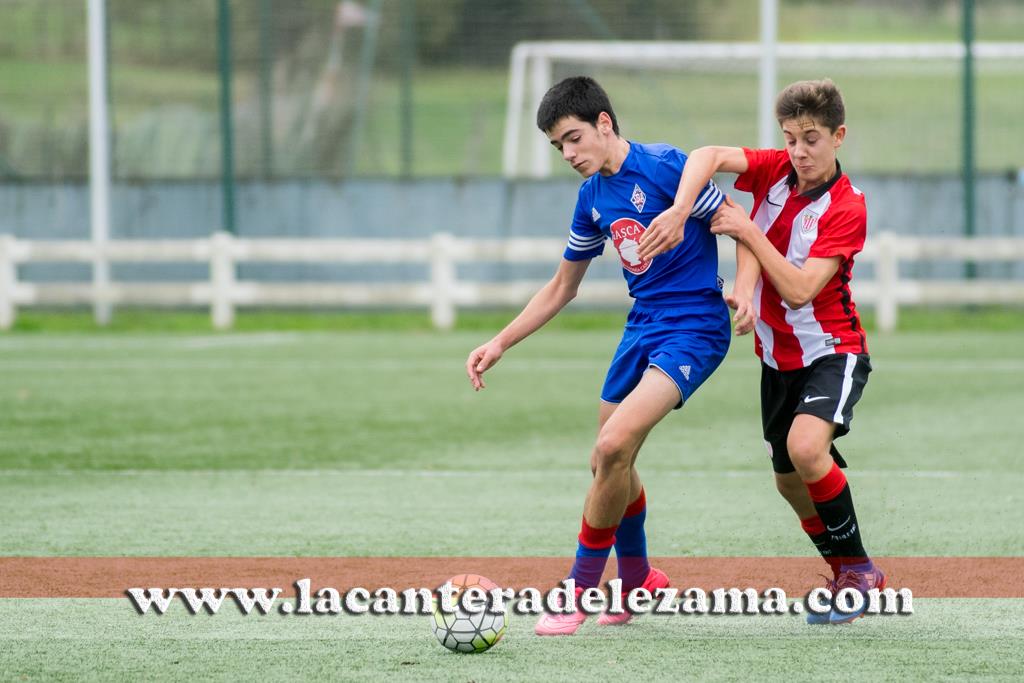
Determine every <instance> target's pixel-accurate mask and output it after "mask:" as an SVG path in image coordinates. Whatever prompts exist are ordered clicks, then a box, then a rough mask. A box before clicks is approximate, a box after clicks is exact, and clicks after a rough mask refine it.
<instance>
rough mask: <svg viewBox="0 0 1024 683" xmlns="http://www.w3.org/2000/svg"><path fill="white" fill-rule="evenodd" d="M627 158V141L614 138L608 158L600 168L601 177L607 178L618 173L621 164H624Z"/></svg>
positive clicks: (617, 137)
mask: <svg viewBox="0 0 1024 683" xmlns="http://www.w3.org/2000/svg"><path fill="white" fill-rule="evenodd" d="M627 156H629V140H626V139H625V138H620V137H619V136H615V139H614V140H613V141H612V143H611V149H610V150H609V153H608V158H607V159H606V160H605V162H604V164H603V165H602V166H601V171H600V173H601V175H604V176H609V175H615V174H616V173H618V172H619V169H621V168H622V164H623V163H625V161H626V157H627Z"/></svg>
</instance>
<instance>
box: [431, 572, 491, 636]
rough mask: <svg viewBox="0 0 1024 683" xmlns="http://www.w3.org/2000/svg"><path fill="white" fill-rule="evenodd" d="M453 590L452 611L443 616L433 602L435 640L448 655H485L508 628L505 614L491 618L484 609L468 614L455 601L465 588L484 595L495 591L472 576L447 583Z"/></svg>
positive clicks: (455, 578)
mask: <svg viewBox="0 0 1024 683" xmlns="http://www.w3.org/2000/svg"><path fill="white" fill-rule="evenodd" d="M448 581H449V582H450V583H451V584H452V585H453V586H454V587H455V589H456V590H455V594H454V602H455V611H453V612H445V611H443V610H442V609H441V606H440V604H438V602H437V601H435V603H434V619H433V623H432V624H431V625H432V626H433V628H434V635H435V636H437V640H438V641H439V642H440V643H441V644H442V645H444V646H445V647H446V648H448V649H449V650H451V651H452V652H466V653H474V652H485V651H487V650H489V649H491V648H492V647H494V645H495V644H496V643H497V642H498V641H499V640H501V637H502V636H503V635H505V629H506V628H508V611H507V610H506V611H505V613H504V614H493V613H491V612H489V611H487V610H486V609H484V610H481V611H480V612H479V613H477V614H470V613H468V612H465V611H463V610H462V609H461V608H460V607H459V597H460V596H461V595H462V592H463V591H465V590H466V589H467V588H471V587H474V586H475V587H478V588H480V589H482V590H483V591H485V592H489V591H491V590H492V589H494V588H497V587H498V586H497V584H495V583H494V582H493V581H491V580H490V579H487V578H484V577H483V576H478V575H476V574H460V575H459V576H453V577H452V578H451V579H449V580H448Z"/></svg>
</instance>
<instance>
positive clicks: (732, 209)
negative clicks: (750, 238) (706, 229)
mask: <svg viewBox="0 0 1024 683" xmlns="http://www.w3.org/2000/svg"><path fill="white" fill-rule="evenodd" d="M752 225H754V222H753V221H751V220H750V218H748V217H747V211H746V209H744V208H743V207H742V206H740V205H739V204H737V203H736V202H734V201H733V200H732V197H730V196H729V195H726V196H725V201H724V202H722V203H721V204H719V205H718V209H716V210H715V215H714V216H713V217H712V218H711V232H712V233H714V234H715V235H727V236H729V237H732V238H733V239H736V240H742V239H743V236H744V233H745V231H746V230H748V229H749V228H750V226H752ZM754 227H757V226H754Z"/></svg>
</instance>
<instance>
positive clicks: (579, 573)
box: [569, 519, 617, 588]
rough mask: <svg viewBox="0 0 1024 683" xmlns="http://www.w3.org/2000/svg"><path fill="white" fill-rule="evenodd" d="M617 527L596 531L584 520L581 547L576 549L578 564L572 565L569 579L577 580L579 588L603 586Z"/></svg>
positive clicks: (580, 538)
mask: <svg viewBox="0 0 1024 683" xmlns="http://www.w3.org/2000/svg"><path fill="white" fill-rule="evenodd" d="M616 529H617V527H614V526H613V527H607V528H604V529H596V528H594V527H592V526H590V525H589V524H587V520H586V519H584V520H583V525H582V528H581V529H580V535H579V545H578V546H577V547H576V562H574V563H573V565H572V571H570V572H569V578H570V579H575V580H576V586H577V587H578V588H595V587H597V586H599V585H600V584H601V575H602V574H604V566H605V565H606V564H608V556H609V555H611V553H612V545H613V544H614V543H615V530H616Z"/></svg>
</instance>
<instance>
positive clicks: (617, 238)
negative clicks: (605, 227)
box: [611, 218, 652, 275]
mask: <svg viewBox="0 0 1024 683" xmlns="http://www.w3.org/2000/svg"><path fill="white" fill-rule="evenodd" d="M646 231H647V228H646V227H645V226H644V225H643V224H641V223H640V222H639V221H635V220H633V219H632V218H620V219H618V220H617V221H614V222H613V223H612V224H611V233H612V242H614V243H615V248H616V249H618V250H619V258H620V259H621V260H622V267H623V268H625V269H626V270H628V271H629V272H631V273H633V275H640V274H642V273H646V272H647V269H648V268H650V267H651V263H652V262H651V261H644V260H642V259H641V258H640V257H639V256H638V255H637V253H636V251H637V249H638V248H639V247H640V236H641V235H643V234H644V233H645V232H646Z"/></svg>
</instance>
